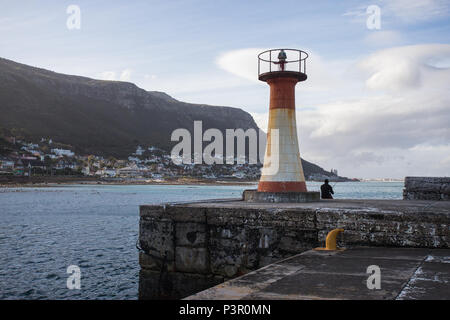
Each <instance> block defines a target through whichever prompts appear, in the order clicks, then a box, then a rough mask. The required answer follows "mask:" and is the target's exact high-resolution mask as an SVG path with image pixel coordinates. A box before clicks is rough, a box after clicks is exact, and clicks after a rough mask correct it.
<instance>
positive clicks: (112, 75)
mask: <svg viewBox="0 0 450 320" xmlns="http://www.w3.org/2000/svg"><path fill="white" fill-rule="evenodd" d="M98 78H99V79H100V80H108V81H116V80H118V81H128V82H129V81H131V70H130V69H125V70H123V71H122V72H121V73H120V76H119V78H118V79H117V73H116V72H115V71H105V72H102V73H100V74H99V75H98Z"/></svg>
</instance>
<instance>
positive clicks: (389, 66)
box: [359, 44, 450, 91]
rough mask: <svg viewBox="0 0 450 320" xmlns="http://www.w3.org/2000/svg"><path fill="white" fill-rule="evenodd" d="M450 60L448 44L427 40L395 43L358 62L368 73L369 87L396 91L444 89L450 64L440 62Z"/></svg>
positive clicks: (449, 46) (448, 77) (449, 71)
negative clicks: (413, 43)
mask: <svg viewBox="0 0 450 320" xmlns="http://www.w3.org/2000/svg"><path fill="white" fill-rule="evenodd" d="M447 60H450V45H448V44H431V45H429V44H427V45H414V46H405V47H395V48H390V49H386V50H382V51H378V52H376V53H374V54H372V55H371V56H369V57H368V58H366V59H364V60H362V61H361V62H360V63H359V67H360V68H361V69H362V70H363V71H365V72H366V73H367V74H369V77H368V79H367V80H366V86H367V87H368V88H369V89H375V90H388V91H396V90H403V89H418V88H420V87H427V88H430V89H436V86H437V87H438V89H444V88H442V87H443V86H444V87H448V79H450V68H448V67H447V68H446V67H442V66H440V65H439V63H440V62H442V61H447Z"/></svg>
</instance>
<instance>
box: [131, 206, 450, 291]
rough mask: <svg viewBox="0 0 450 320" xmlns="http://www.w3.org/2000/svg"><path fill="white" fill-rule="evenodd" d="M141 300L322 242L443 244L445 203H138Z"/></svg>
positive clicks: (447, 235) (204, 284)
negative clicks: (335, 235) (333, 233)
mask: <svg viewBox="0 0 450 320" xmlns="http://www.w3.org/2000/svg"><path fill="white" fill-rule="evenodd" d="M140 216H141V218H140V231H139V245H140V248H141V252H140V265H141V272H140V283H139V296H140V298H141V299H157V298H183V297H187V296H189V295H192V294H194V293H197V292H199V291H201V290H204V289H207V288H210V287H212V286H214V285H217V284H219V283H222V282H224V281H227V280H230V279H232V278H236V277H238V276H241V275H243V274H246V273H249V272H251V271H254V270H257V269H260V268H262V267H264V266H267V265H269V264H271V263H275V262H277V261H280V260H283V259H285V258H288V257H292V256H294V255H297V254H299V253H302V252H305V251H307V250H310V249H312V248H315V247H318V246H323V245H324V241H325V237H326V235H327V233H328V232H329V231H330V230H332V229H335V228H343V229H344V230H345V232H344V233H343V234H342V235H341V236H340V239H339V240H340V243H339V245H340V246H346V247H354V246H381V247H400V248H406V247H419V248H447V249H448V248H450V231H449V230H450V228H449V222H450V202H448V201H415V200H412V201H403V200H322V201H318V202H309V203H252V202H244V201H241V200H227V201H224V200H221V201H206V202H198V203H186V204H173V205H164V206H153V205H143V206H141V207H140Z"/></svg>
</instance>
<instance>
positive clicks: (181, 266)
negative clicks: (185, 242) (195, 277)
mask: <svg viewBox="0 0 450 320" xmlns="http://www.w3.org/2000/svg"><path fill="white" fill-rule="evenodd" d="M175 268H176V271H177V272H189V273H200V274H205V273H210V267H209V256H208V251H207V249H206V248H192V247H176V249H175Z"/></svg>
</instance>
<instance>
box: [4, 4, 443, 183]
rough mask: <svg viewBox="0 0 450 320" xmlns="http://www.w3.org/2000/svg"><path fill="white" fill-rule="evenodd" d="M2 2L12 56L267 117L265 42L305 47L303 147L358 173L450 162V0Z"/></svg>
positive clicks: (391, 173)
mask: <svg viewBox="0 0 450 320" xmlns="http://www.w3.org/2000/svg"><path fill="white" fill-rule="evenodd" d="M74 6H75V11H73V10H74ZM0 8H1V10H0V57H3V58H7V59H11V60H14V61H17V62H20V63H25V64H28V65H32V66H36V67H41V68H45V69H49V70H52V71H55V72H60V73H66V74H75V75H82V76H87V77H91V78H96V79H104V80H118V81H129V82H133V83H135V84H136V85H138V86H139V87H141V88H143V89H146V90H149V91H155V90H156V91H164V92H166V93H168V94H169V95H171V96H172V97H174V98H176V99H178V100H181V101H186V102H192V103H202V104H211V105H220V106H233V107H239V108H242V109H244V110H245V111H247V112H249V113H250V114H251V115H252V116H253V117H254V119H255V121H256V122H257V124H258V125H259V126H260V127H261V128H262V129H263V130H266V128H267V117H268V101H269V90H268V86H267V84H266V83H264V82H260V81H258V80H257V54H258V53H259V52H261V51H264V50H266V49H270V48H297V49H301V50H304V51H306V52H308V54H309V58H308V59H307V62H306V63H307V73H308V79H307V80H306V81H305V82H302V83H299V84H298V85H297V88H296V108H297V126H298V134H299V143H300V153H301V156H302V157H303V158H304V159H306V160H308V161H312V162H314V163H316V164H318V165H320V166H322V167H323V168H325V169H326V170H330V169H331V168H335V169H337V170H338V172H339V175H343V176H348V177H357V178H403V177H405V176H450V90H449V89H450V1H449V0H370V1H351V0H348V1H336V0H329V1H326V0H322V1H301V0H296V1H290V0H285V1H251V0H248V1H242V0H241V1H233V0H226V1H222V0H209V1H207V0H202V1H200V0H199V1H194V0H184V1H177V0H170V1H102V0H100V1H78V0H72V1H62V0H58V1H50V0H49V1H45V0H44V1H41V0H39V1H38V0H29V1H26V0H21V1H5V0H0ZM77 10H79V15H78V11H77ZM78 17H79V19H76V18H78ZM74 19H75V20H74Z"/></svg>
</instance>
